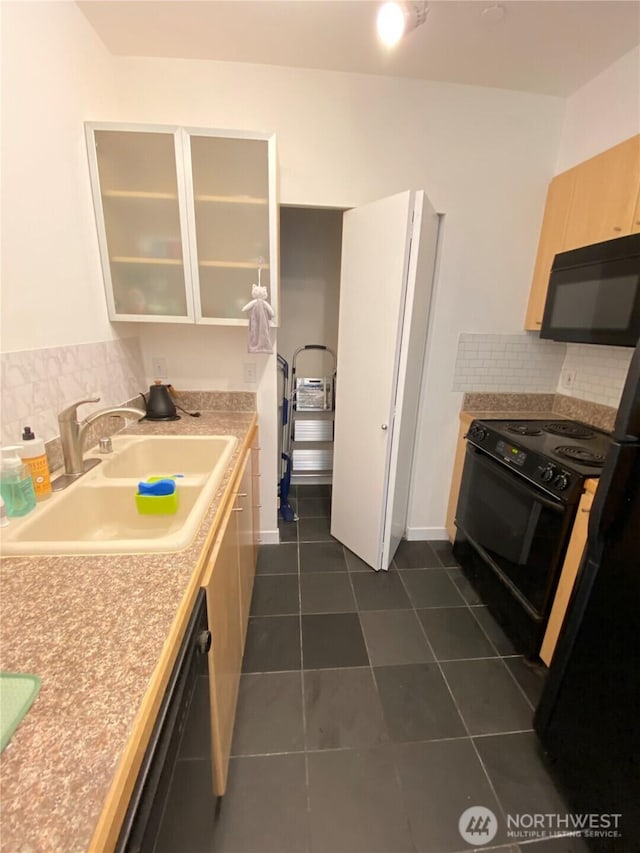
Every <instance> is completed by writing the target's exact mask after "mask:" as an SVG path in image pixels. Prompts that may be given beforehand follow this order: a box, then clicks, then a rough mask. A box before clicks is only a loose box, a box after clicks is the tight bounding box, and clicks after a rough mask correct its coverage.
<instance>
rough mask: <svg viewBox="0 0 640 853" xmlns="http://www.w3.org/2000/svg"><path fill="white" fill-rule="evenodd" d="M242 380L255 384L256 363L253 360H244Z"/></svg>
mask: <svg viewBox="0 0 640 853" xmlns="http://www.w3.org/2000/svg"><path fill="white" fill-rule="evenodd" d="M243 366H244V381H245V382H247V383H248V384H251V385H255V382H256V365H255V362H252V361H245V363H244V365H243Z"/></svg>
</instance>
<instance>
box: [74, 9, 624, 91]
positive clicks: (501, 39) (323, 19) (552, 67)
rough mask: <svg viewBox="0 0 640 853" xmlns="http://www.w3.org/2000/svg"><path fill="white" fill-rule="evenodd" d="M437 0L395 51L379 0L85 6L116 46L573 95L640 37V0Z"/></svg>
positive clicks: (130, 51)
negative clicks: (383, 37)
mask: <svg viewBox="0 0 640 853" xmlns="http://www.w3.org/2000/svg"><path fill="white" fill-rule="evenodd" d="M491 4H492V0H486V2H484V0H431V2H430V3H429V7H430V12H429V16H428V18H427V22H426V24H425V25H424V26H422V27H420V28H419V29H417V30H415V31H414V32H412V33H410V34H408V35H407V36H406V37H405V38H404V39H403V40H402V42H401V43H400V44H399V45H398V46H397V47H396V48H395V49H393V50H388V49H386V48H384V47H383V46H382V45H381V44H380V43H379V42H378V40H377V38H376V33H375V16H376V11H377V9H378V7H379V5H380V3H378V2H371V0H213V2H211V0H196V1H195V2H191V0H180V2H173V0H160V2H157V0H138V2H129V0H92V2H79V3H78V5H79V7H80V8H81V9H82V11H83V12H84V14H85V15H86V17H87V18H88V20H89V21H90V23H91V24H92V26H93V27H94V29H95V30H96V32H97V33H98V35H99V36H100V37H101V39H102V40H103V41H104V43H105V45H106V46H107V48H108V49H109V50H110V51H111V52H112V53H113V54H116V55H131V56H153V57H180V58H186V59H218V60H225V61H231V62H255V63H260V64H267V65H284V66H293V67H299V68H319V69H327V70H335V71H352V72H360V73H365V74H384V75H391V76H397V77H415V78H420V79H425V80H440V81H448V82H453V83H467V84H473V85H479V86H495V87H499V88H505V89H517V90H521V91H527V92H539V93H543V94H551V95H561V96H566V95H569V94H571V93H572V92H574V91H575V90H576V89H578V88H580V86H582V85H583V84H584V83H586V82H587V81H588V80H591V79H592V78H593V77H595V76H596V75H597V74H599V73H600V72H601V71H602V70H604V69H605V68H606V67H608V66H609V65H611V63H613V62H615V60H616V59H618V58H619V57H620V56H622V55H623V54H624V53H626V52H627V51H629V50H631V48H633V47H634V46H635V45H636V44H638V43H639V42H640V2H636V0H621V1H620V0H568V2H567V0H503V2H502V3H501V5H502V6H503V7H504V9H505V14H504V17H503V18H502V20H500V21H497V22H494V23H491V22H489V21H488V20H487V19H486V17H483V16H482V14H481V13H482V10H483V9H484V8H486V7H487V6H489V5H491Z"/></svg>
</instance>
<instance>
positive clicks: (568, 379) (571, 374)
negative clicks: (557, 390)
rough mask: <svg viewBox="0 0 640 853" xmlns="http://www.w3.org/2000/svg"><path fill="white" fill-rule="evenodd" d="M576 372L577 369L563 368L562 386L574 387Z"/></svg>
mask: <svg viewBox="0 0 640 853" xmlns="http://www.w3.org/2000/svg"><path fill="white" fill-rule="evenodd" d="M576 374H577V370H563V371H562V387H563V388H567V389H569V388H573V386H574V385H575V384H576Z"/></svg>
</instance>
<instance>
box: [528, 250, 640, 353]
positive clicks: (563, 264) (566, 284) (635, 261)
mask: <svg viewBox="0 0 640 853" xmlns="http://www.w3.org/2000/svg"><path fill="white" fill-rule="evenodd" d="M540 337H541V338H550V339H551V340H554V341H570V342H572V343H579V344H609V345H610V346H622V347H634V346H635V345H636V344H637V343H638V340H640V234H631V235H630V236H628V237H619V238H618V239H617V240H607V241H605V242H604V243H596V244H594V245H593V246H583V247H582V248H580V249H572V250H571V251H570V252H561V253H560V254H558V255H556V256H555V259H554V261H553V266H552V268H551V276H550V278H549V289H548V291H547V300H546V302H545V307H544V316H543V318H542V328H541V329H540Z"/></svg>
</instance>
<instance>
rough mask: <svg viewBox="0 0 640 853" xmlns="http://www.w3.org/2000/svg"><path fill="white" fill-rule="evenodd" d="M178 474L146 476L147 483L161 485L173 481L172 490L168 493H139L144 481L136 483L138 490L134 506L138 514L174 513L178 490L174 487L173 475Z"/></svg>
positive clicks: (177, 475) (176, 509)
mask: <svg viewBox="0 0 640 853" xmlns="http://www.w3.org/2000/svg"><path fill="white" fill-rule="evenodd" d="M180 476H181V475H180V474H175V475H174V476H173V477H148V478H147V481H146V482H147V483H149V484H156V485H160V484H162V485H163V486H164V485H165V484H167V485H168V483H169V482H172V483H173V486H174V491H173V493H172V494H170V495H166V494H165V495H163V494H155V495H154V494H142V495H141V494H140V487H141V486H144V485H145V484H144V483H139V484H138V492H137V493H136V506H137V508H138V512H139V513H140V515H175V514H176V512H177V511H178V490H177V488H176V487H175V480H174V478H175V477H180Z"/></svg>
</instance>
